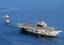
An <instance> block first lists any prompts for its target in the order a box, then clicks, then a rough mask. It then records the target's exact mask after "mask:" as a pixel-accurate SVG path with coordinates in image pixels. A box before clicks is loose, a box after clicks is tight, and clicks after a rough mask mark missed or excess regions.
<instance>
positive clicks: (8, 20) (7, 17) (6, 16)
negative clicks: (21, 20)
mask: <svg viewBox="0 0 64 45" xmlns="http://www.w3.org/2000/svg"><path fill="white" fill-rule="evenodd" d="M4 18H5V23H7V24H9V23H10V16H9V15H5V16H4Z"/></svg>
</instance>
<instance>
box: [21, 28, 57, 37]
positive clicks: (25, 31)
mask: <svg viewBox="0 0 64 45" xmlns="http://www.w3.org/2000/svg"><path fill="white" fill-rule="evenodd" d="M21 32H22V33H23V34H28V35H33V36H41V37H57V36H49V35H42V34H38V33H33V32H30V31H27V30H26V29H25V28H21Z"/></svg>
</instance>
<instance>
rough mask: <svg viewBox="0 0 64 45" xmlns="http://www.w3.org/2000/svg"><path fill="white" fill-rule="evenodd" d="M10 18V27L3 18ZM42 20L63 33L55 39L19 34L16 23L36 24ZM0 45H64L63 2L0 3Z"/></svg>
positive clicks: (8, 0)
mask: <svg viewBox="0 0 64 45" xmlns="http://www.w3.org/2000/svg"><path fill="white" fill-rule="evenodd" d="M5 15H9V16H10V17H11V23H10V25H7V24H5V23H4V18H3V16H5ZM40 18H42V19H43V20H44V21H46V22H47V23H48V26H52V27H54V28H56V29H57V30H62V31H63V32H62V33H60V34H59V36H58V37H56V38H49V37H35V36H30V35H25V34H22V33H20V29H18V28H17V27H16V23H18V22H20V23H24V22H26V23H37V22H38V21H39V19H40ZM0 45H64V0H2V1H0Z"/></svg>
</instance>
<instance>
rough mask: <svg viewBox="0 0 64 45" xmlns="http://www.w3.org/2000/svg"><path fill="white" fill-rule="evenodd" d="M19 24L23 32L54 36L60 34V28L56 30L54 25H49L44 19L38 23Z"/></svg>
mask: <svg viewBox="0 0 64 45" xmlns="http://www.w3.org/2000/svg"><path fill="white" fill-rule="evenodd" d="M17 26H18V27H19V28H20V29H21V30H22V32H23V33H28V34H34V35H41V36H53V37H56V36H58V35H59V34H60V32H62V31H60V30H56V29H55V28H53V27H48V25H47V23H46V22H44V21H39V22H38V23H37V24H27V23H18V24H17Z"/></svg>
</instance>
